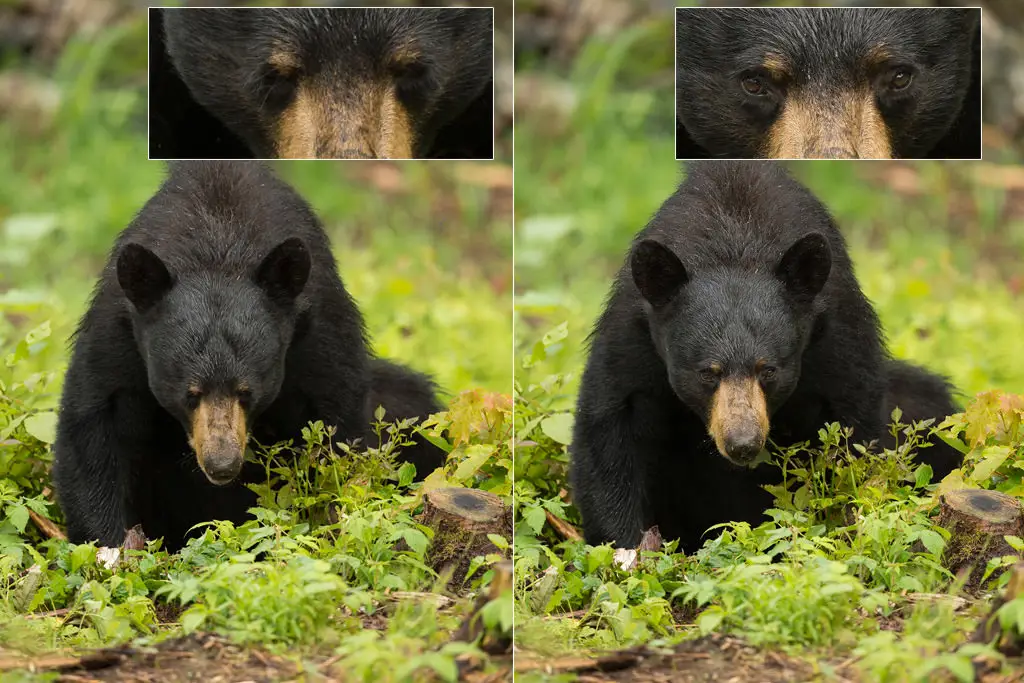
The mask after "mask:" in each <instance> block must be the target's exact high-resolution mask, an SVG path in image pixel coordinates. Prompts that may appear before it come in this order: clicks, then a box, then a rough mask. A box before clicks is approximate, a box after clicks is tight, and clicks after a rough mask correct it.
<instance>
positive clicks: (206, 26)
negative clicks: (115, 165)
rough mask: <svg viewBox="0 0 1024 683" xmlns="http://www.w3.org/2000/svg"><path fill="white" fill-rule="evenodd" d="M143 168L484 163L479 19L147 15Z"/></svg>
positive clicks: (197, 12) (484, 51)
mask: <svg viewBox="0 0 1024 683" xmlns="http://www.w3.org/2000/svg"><path fill="white" fill-rule="evenodd" d="M150 17H151V19H150V22H151V28H150V40H151V45H150V52H151V74H150V156H151V157H153V158H176V159H183V158H238V157H251V156H257V157H260V158H346V159H347V158H388V159H404V158H417V157H419V158H422V157H435V158H437V157H448V158H481V159H483V158H486V159H489V158H491V157H492V144H493V131H494V123H493V106H492V105H493V103H492V82H493V70H492V45H493V36H492V28H493V17H492V12H491V10H490V9H489V8H479V9H474V8H415V7H413V8H394V9H382V8H312V9H310V8H175V9H168V8H153V9H151V10H150Z"/></svg>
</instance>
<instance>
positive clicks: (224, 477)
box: [203, 453, 242, 486]
mask: <svg viewBox="0 0 1024 683" xmlns="http://www.w3.org/2000/svg"><path fill="white" fill-rule="evenodd" d="M241 471H242V456H241V455H240V454H239V455H235V454H230V453H219V454H216V455H213V454H208V455H207V456H206V457H205V458H203V472H204V473H205V474H206V478H207V479H209V480H210V482H211V483H213V484H216V485H218V486H223V485H224V484H228V483H230V482H231V481H233V480H234V478H235V477H237V476H238V473H239V472H241Z"/></svg>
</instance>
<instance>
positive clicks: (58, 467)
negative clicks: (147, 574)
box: [53, 161, 442, 550]
mask: <svg viewBox="0 0 1024 683" xmlns="http://www.w3.org/2000/svg"><path fill="white" fill-rule="evenodd" d="M378 404H383V405H384V408H385V410H386V411H387V415H388V416H389V417H390V418H391V419H401V418H406V417H420V418H424V417H426V416H427V415H428V414H430V413H433V412H437V411H439V410H441V406H440V405H439V404H438V402H437V399H436V398H435V397H434V393H433V385H432V383H431V382H430V380H429V379H428V378H426V377H425V376H423V375H420V374H418V373H414V372H412V371H410V370H408V369H406V368H403V367H400V366H397V365H392V364H390V363H387V362H386V361H383V360H380V359H375V358H372V357H371V354H370V351H369V349H368V343H367V340H366V335H365V331H364V327H363V320H362V317H361V315H360V313H359V310H358V309H357V307H356V304H355V302H354V301H353V299H352V298H351V297H350V296H349V294H348V293H347V292H346V290H345V287H344V286H343V284H342V281H341V279H340V277H339V276H338V273H337V267H336V264H335V261H334V257H333V255H332V254H331V249H330V244H329V242H328V238H327V235H326V233H325V232H324V229H323V227H322V226H321V223H320V221H319V220H318V219H317V217H316V216H315V215H314V213H313V211H312V209H311V208H310V207H309V205H308V204H307V203H306V202H305V201H304V200H303V199H302V198H301V197H300V196H299V195H298V194H297V193H296V192H295V191H294V190H293V189H292V188H291V187H289V186H288V185H286V184H285V183H284V182H282V181H281V180H279V179H278V178H277V177H276V176H275V175H274V174H273V173H272V172H271V171H270V170H269V169H267V168H266V167H264V166H263V165H261V164H259V163H258V162H244V161H234V162H180V163H177V164H172V165H171V167H170V173H169V175H168V177H167V179H166V181H165V182H164V183H163V185H162V186H161V188H160V189H159V191H157V193H156V194H155V195H154V196H153V197H152V198H151V199H150V200H149V201H148V202H147V203H146V205H145V206H144V207H143V208H142V210H141V211H140V212H139V214H138V215H137V216H136V217H135V219H134V220H133V221H132V223H131V224H130V225H129V226H128V227H127V228H126V229H125V230H124V232H122V233H121V235H120V237H119V238H118V240H117V242H116V245H115V246H114V249H113V251H112V253H111V256H110V259H109V261H108V263H107V266H106V268H105V269H104V271H103V275H102V276H101V278H100V280H99V283H98V284H97V287H96V290H95V293H94V295H93V298H92V302H91V304H90V306H89V308H88V310H87V312H86V313H85V315H84V317H83V318H82V321H81V323H80V325H79V327H78V331H77V334H76V337H75V340H74V350H73V352H72V356H71V363H70V366H69V368H68V372H67V376H66V379H65V385H64V395H63V397H62V400H61V409H60V414H59V421H58V429H57V441H56V444H55V448H54V450H55V462H54V470H53V476H54V481H55V484H56V490H57V495H58V498H59V502H60V505H61V508H62V509H63V511H64V515H65V518H66V520H67V528H68V538H69V539H70V540H71V541H73V542H85V541H91V540H96V541H99V542H100V543H101V544H103V545H108V546H116V545H118V544H120V543H121V542H122V540H123V538H124V536H125V531H126V530H127V529H129V528H132V527H134V526H135V525H137V524H141V525H142V530H143V532H144V533H145V534H146V536H147V537H148V538H157V537H163V538H164V543H165V547H166V548H168V549H170V550H176V549H178V548H180V547H181V545H182V544H183V542H184V540H185V538H186V534H187V531H188V529H189V528H190V527H192V526H193V525H195V524H198V523H200V522H204V521H209V520H213V519H226V520H231V521H234V522H236V523H239V522H241V521H244V520H245V519H246V518H247V512H246V511H247V509H248V508H249V507H252V506H253V505H254V504H255V501H256V497H255V495H254V494H253V493H252V492H251V491H250V490H249V489H248V488H247V487H246V486H245V484H246V483H251V482H257V481H263V479H264V477H265V474H264V472H263V467H262V466H261V465H258V464H256V463H252V462H243V456H244V453H245V449H246V443H247V441H248V440H249V439H250V438H253V439H255V440H256V442H258V443H260V444H263V445H269V444H273V443H277V442H280V441H283V440H288V439H293V440H296V441H298V440H299V439H300V435H301V430H302V428H303V427H305V426H306V425H307V424H308V423H309V422H310V421H312V420H323V421H324V423H325V424H327V425H333V426H335V427H336V428H337V432H336V435H335V440H336V441H351V440H355V439H358V438H364V437H365V438H369V437H370V435H371V428H370V425H371V422H372V414H373V412H374V410H375V409H376V407H377V405H378ZM386 419H387V418H386ZM401 457H403V458H405V459H407V460H410V461H412V462H414V463H415V464H416V467H417V473H418V475H419V476H421V477H422V476H425V475H426V474H427V473H429V472H430V471H431V470H432V469H433V468H434V467H436V466H437V465H439V464H440V463H441V462H442V452H441V451H440V450H439V449H437V448H436V447H434V446H433V445H431V444H429V443H428V442H426V441H417V443H416V444H415V445H414V446H411V447H407V448H406V449H405V450H404V452H402V454H401Z"/></svg>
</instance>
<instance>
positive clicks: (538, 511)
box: [523, 506, 548, 534]
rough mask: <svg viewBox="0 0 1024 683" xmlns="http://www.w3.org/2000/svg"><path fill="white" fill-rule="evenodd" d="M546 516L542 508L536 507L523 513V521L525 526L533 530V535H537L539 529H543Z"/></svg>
mask: <svg viewBox="0 0 1024 683" xmlns="http://www.w3.org/2000/svg"><path fill="white" fill-rule="evenodd" d="M547 519H548V518H547V515H546V514H545V513H544V508H542V507H540V506H538V507H533V508H529V509H527V511H526V512H524V513H523V521H525V522H526V525H527V526H528V527H530V529H532V530H533V533H535V534H539V533H540V532H541V529H543V528H544V524H545V522H547Z"/></svg>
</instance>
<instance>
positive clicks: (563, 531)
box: [544, 510, 583, 541]
mask: <svg viewBox="0 0 1024 683" xmlns="http://www.w3.org/2000/svg"><path fill="white" fill-rule="evenodd" d="M544 515H545V516H546V517H547V518H548V524H550V525H551V527H552V528H553V529H554V530H555V531H556V532H558V535H559V536H561V537H562V538H564V539H565V540H567V541H582V540H583V535H582V534H580V532H579V531H577V530H576V527H574V526H573V525H572V524H569V522H567V521H565V520H564V519H559V518H558V517H555V516H554V515H553V514H552V513H551V510H545V511H544Z"/></svg>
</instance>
